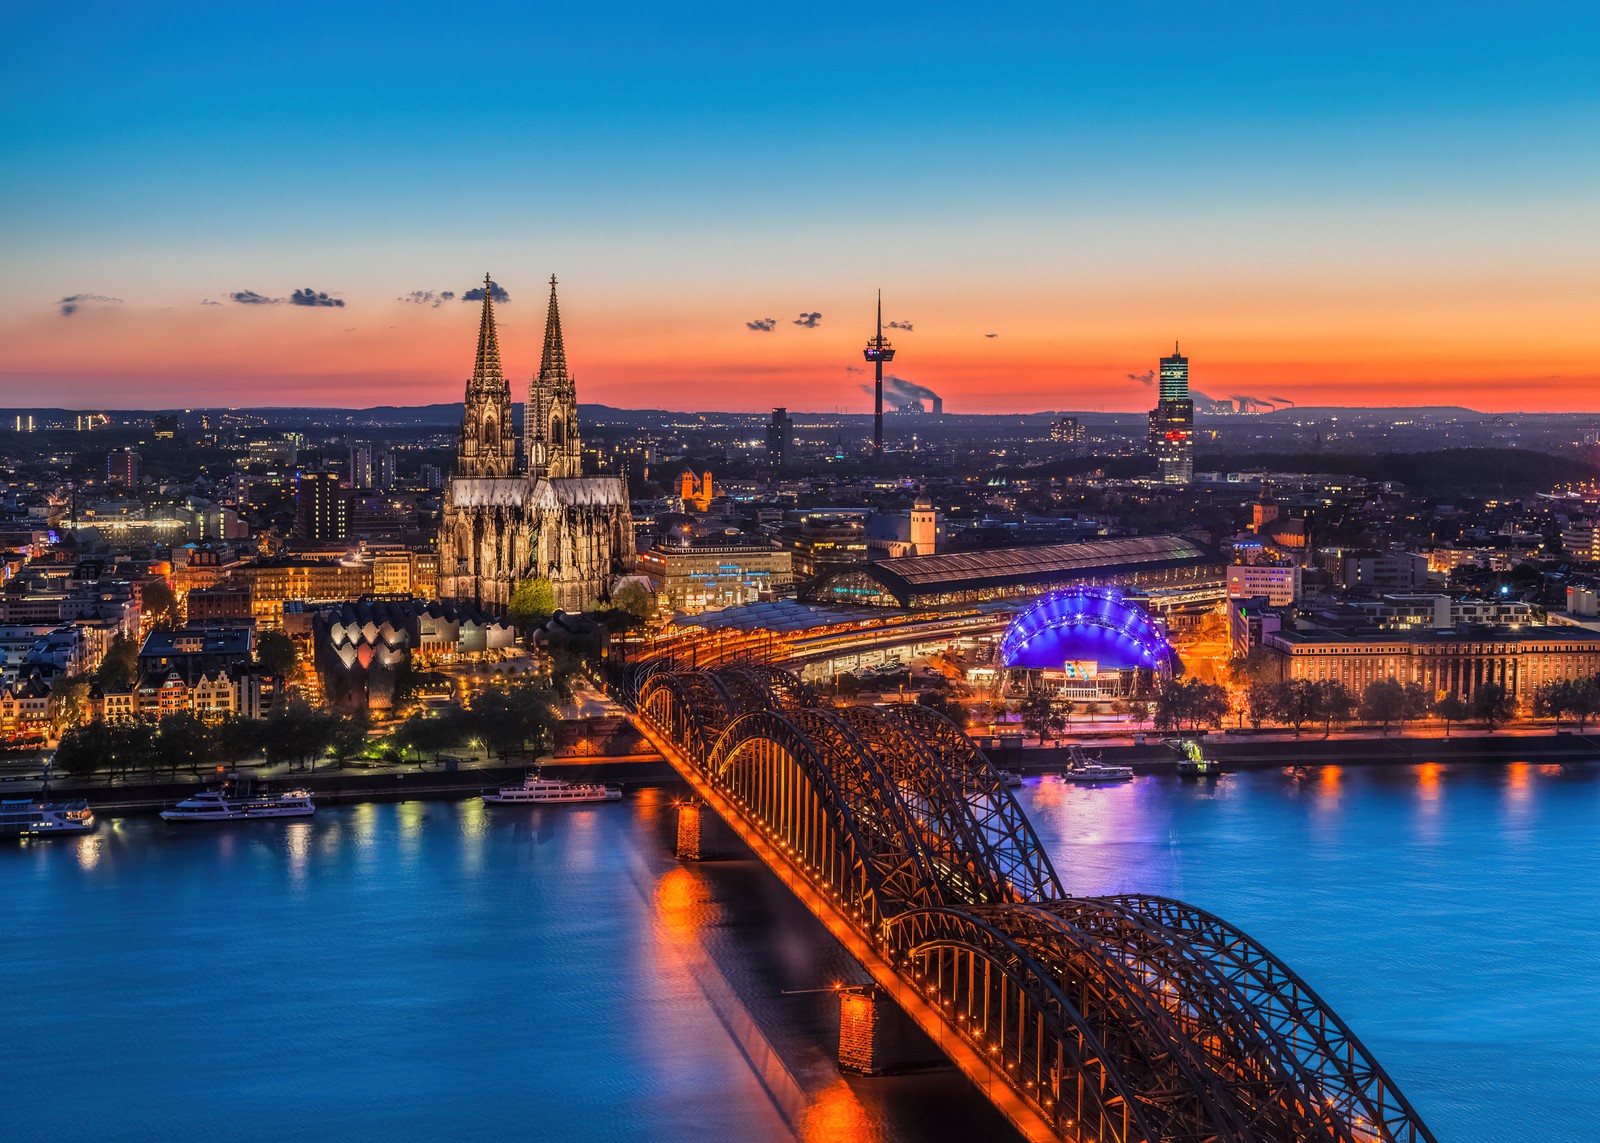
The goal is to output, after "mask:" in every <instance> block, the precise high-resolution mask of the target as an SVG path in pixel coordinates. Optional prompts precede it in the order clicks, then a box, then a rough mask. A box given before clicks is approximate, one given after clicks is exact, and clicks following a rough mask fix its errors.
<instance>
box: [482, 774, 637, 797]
mask: <svg viewBox="0 0 1600 1143" xmlns="http://www.w3.org/2000/svg"><path fill="white" fill-rule="evenodd" d="M621 799H622V787H621V786H603V785H601V784H600V783H598V782H568V781H565V780H564V779H561V778H543V777H540V775H539V772H538V771H537V770H535V771H533V772H532V773H530V774H529V775H528V776H527V777H526V778H524V779H523V780H522V785H520V786H501V787H500V788H499V789H498V790H493V791H489V792H486V793H485V794H484V795H483V800H484V801H486V802H493V803H496V804H498V805H546V804H550V803H557V802H616V801H620V800H621Z"/></svg>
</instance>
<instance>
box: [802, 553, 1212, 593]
mask: <svg viewBox="0 0 1600 1143" xmlns="http://www.w3.org/2000/svg"><path fill="white" fill-rule="evenodd" d="M1220 562H1221V557H1219V556H1218V555H1217V554H1216V553H1215V552H1214V551H1212V550H1211V549H1210V548H1208V547H1206V546H1205V545H1204V544H1201V543H1200V542H1199V541H1197V540H1191V539H1188V538H1187V537H1184V536H1132V537H1128V538H1125V539H1117V540H1089V541H1086V542H1084V543H1077V544H1042V545H1039V546H1036V547H1023V548H991V549H988V550H986V551H975V552H944V553H940V554H938V555H930V556H902V557H900V558H899V559H890V560H874V561H872V562H869V563H866V564H861V565H858V566H857V567H854V568H850V569H847V570H842V571H840V572H837V573H835V574H834V575H833V576H830V577H829V578H828V579H827V580H826V581H824V582H823V583H822V584H820V585H819V586H818V590H817V591H816V593H815V598H816V599H817V600H818V601H819V602H828V603H834V602H837V601H841V600H843V599H846V598H848V597H849V596H851V595H863V594H869V592H863V590H862V585H863V584H864V582H865V581H871V582H872V583H875V584H877V585H879V586H880V587H881V588H882V590H883V592H884V593H885V594H887V595H888V596H892V597H893V598H894V599H895V600H896V601H898V603H899V605H900V606H902V607H906V606H915V605H916V603H917V602H918V601H919V600H928V599H930V598H932V597H943V596H959V595H962V594H963V593H970V592H985V593H989V592H995V591H1004V590H1007V589H1017V590H1019V591H1020V590H1023V589H1026V588H1029V587H1044V586H1047V585H1055V584H1061V583H1065V582H1071V581H1085V582H1087V581H1093V580H1099V579H1106V578H1111V577H1117V576H1127V575H1135V574H1138V573H1141V572H1158V571H1164V570H1168V569H1173V568H1186V567H1200V566H1204V565H1206V564H1218V563H1220ZM862 602H866V600H865V599H863V600H862Z"/></svg>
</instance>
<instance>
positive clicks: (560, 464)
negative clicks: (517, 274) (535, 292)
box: [523, 274, 583, 480]
mask: <svg viewBox="0 0 1600 1143" xmlns="http://www.w3.org/2000/svg"><path fill="white" fill-rule="evenodd" d="M523 421H524V435H525V436H526V437H527V444H526V448H525V451H526V454H527V458H528V475H529V476H531V477H533V478H534V479H535V480H538V479H539V478H540V477H545V478H547V479H551V480H560V479H563V478H566V477H569V476H582V475H583V448H582V445H581V444H580V443H579V441H578V388H577V386H576V384H574V383H573V380H572V376H571V375H570V374H569V373H568V372H567V347H566V343H565V341H563V340H562V337H561V310H560V308H559V307H558V306H557V305H556V276H555V275H554V274H551V275H550V313H549V314H548V315H547V316H546V318H545V327H544V354H543V355H542V356H541V357H540V359H539V373H538V375H537V376H535V377H534V379H533V384H532V386H530V388H529V390H528V405H527V408H526V409H525V410H524V412H523Z"/></svg>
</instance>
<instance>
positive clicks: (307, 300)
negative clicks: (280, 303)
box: [289, 286, 344, 309]
mask: <svg viewBox="0 0 1600 1143" xmlns="http://www.w3.org/2000/svg"><path fill="white" fill-rule="evenodd" d="M289 304H290V305H292V306H338V307H340V308H341V309H342V308H344V299H343V298H333V297H329V296H328V295H327V294H321V293H318V292H317V291H316V290H313V289H312V288H311V287H310V286H307V287H306V288H305V289H303V290H296V291H295V292H294V293H292V294H290V295H289Z"/></svg>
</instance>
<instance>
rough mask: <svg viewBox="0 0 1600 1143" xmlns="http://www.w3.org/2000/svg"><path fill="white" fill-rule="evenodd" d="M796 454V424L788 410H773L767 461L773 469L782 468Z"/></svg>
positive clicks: (768, 428) (768, 427)
mask: <svg viewBox="0 0 1600 1143" xmlns="http://www.w3.org/2000/svg"><path fill="white" fill-rule="evenodd" d="M793 452H794V422H793V421H791V420H790V419H789V410H788V409H774V410H772V423H771V424H770V425H768V426H767V459H768V460H769V461H770V462H771V463H772V467H773V468H782V467H783V466H784V464H785V463H787V462H788V461H789V459H790V454H791V453H793Z"/></svg>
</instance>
